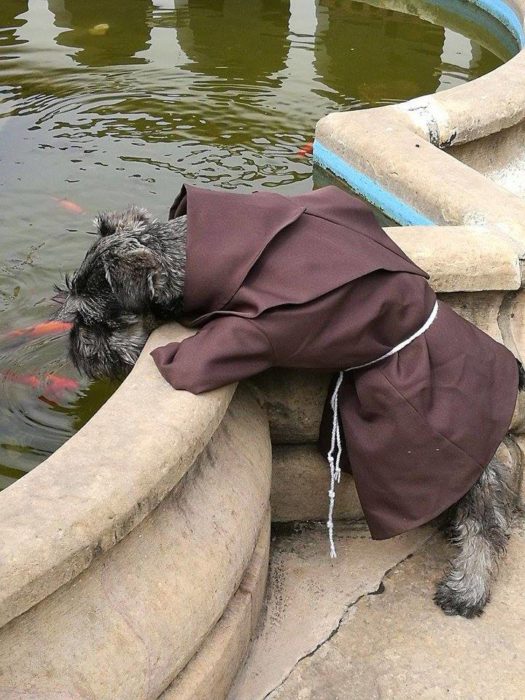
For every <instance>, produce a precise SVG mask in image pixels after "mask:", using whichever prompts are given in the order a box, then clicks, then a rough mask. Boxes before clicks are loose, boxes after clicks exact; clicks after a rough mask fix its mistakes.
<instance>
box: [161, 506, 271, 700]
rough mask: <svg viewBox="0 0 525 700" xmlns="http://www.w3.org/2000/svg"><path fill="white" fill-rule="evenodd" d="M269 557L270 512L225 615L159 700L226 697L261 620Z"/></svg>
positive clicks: (220, 699)
mask: <svg viewBox="0 0 525 700" xmlns="http://www.w3.org/2000/svg"><path fill="white" fill-rule="evenodd" d="M269 556H270V511H269V510H268V511H267V514H266V516H265V522H264V524H263V527H262V529H261V534H260V535H259V540H258V542H257V546H256V548H255V551H254V553H253V555H252V558H251V561H250V564H249V566H248V568H247V570H246V572H245V574H244V577H243V579H242V581H241V585H240V586H239V589H238V590H237V592H236V593H235V595H234V596H233V598H232V599H231V601H230V603H229V604H228V607H227V608H226V610H225V612H224V615H223V616H222V617H221V619H220V620H219V622H217V624H216V625H215V627H214V628H213V630H212V631H211V632H210V634H209V635H208V637H206V639H205V640H204V642H203V644H202V646H201V648H200V649H199V651H198V652H197V654H196V655H195V656H194V657H193V658H192V660H191V661H190V662H189V664H188V665H187V666H186V668H185V669H184V670H183V671H182V672H181V673H180V674H179V676H178V677H177V679H176V680H175V681H174V682H173V683H172V684H171V685H170V687H169V688H168V689H167V690H166V691H165V692H164V693H163V694H162V695H161V696H160V699H159V700H210V695H211V691H210V689H213V700H224V698H226V697H227V695H228V691H229V689H230V687H231V685H232V683H233V680H234V678H235V675H236V673H237V670H238V669H239V667H240V665H241V664H242V661H243V660H244V657H245V656H246V653H247V651H248V645H249V643H250V639H251V637H252V636H253V634H254V632H255V627H256V625H257V622H258V619H259V613H260V611H261V608H262V605H263V601H264V593H265V591H266V579H267V576H268V562H269Z"/></svg>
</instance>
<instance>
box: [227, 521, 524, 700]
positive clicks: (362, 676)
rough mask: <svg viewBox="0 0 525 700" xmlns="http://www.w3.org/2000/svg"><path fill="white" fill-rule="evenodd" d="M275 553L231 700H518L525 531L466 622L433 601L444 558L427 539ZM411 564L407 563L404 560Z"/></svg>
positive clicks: (287, 544) (299, 536)
mask: <svg viewBox="0 0 525 700" xmlns="http://www.w3.org/2000/svg"><path fill="white" fill-rule="evenodd" d="M337 548H338V558H337V559H336V560H335V561H332V560H330V559H329V557H328V555H327V546H326V538H325V533H324V532H322V531H320V530H303V531H302V532H298V533H296V534H294V535H291V536H287V537H281V538H278V539H277V540H276V541H274V543H273V556H272V563H271V568H270V582H269V589H268V600H267V609H266V615H264V616H263V619H262V621H261V625H260V628H259V632H258V636H257V637H256V639H255V641H254V643H253V646H252V649H251V653H250V655H249V657H248V660H247V663H246V665H245V667H244V668H243V670H242V671H241V673H240V675H239V676H238V678H237V681H236V684H235V685H234V688H233V690H232V693H231V695H230V698H231V700H258V699H259V698H261V699H262V698H268V700H350V699H351V700H376V699H378V700H379V699H381V700H383V698H392V699H395V700H405V699H406V700H412V699H413V698H418V700H419V699H423V700H438V699H439V700H441V699H442V698H447V699H450V700H455V699H457V700H500V699H501V700H523V698H525V634H524V633H523V629H524V627H525V599H524V596H523V593H522V588H523V580H524V577H525V529H524V528H523V526H521V527H519V528H517V529H516V531H515V532H514V533H513V537H512V540H511V543H510V546H509V551H508V554H507V557H506V560H505V562H504V563H503V565H502V567H501V572H500V576H499V579H498V581H497V583H496V585H495V587H494V591H493V596H492V601H491V602H490V603H489V605H488V606H487V608H486V611H485V613H484V614H483V615H482V616H481V617H480V618H476V619H473V620H465V619H463V618H459V617H447V616H446V615H444V614H443V613H442V612H441V610H440V609H439V608H437V607H436V605H435V604H434V603H433V601H432V596H433V592H434V586H435V582H436V581H437V580H438V579H439V577H440V575H441V572H442V570H443V569H444V568H445V566H446V562H447V559H448V558H449V557H450V554H451V551H450V549H449V548H448V545H447V544H446V543H445V542H444V541H443V539H442V537H441V535H439V534H438V533H436V532H435V531H433V530H432V529H430V528H428V527H427V528H422V529H420V530H417V531H415V532H412V533H409V534H407V535H403V536H401V537H398V538H395V539H393V540H389V541H388V542H372V541H371V540H370V539H369V537H368V535H367V532H366V530H365V529H357V530H356V529H353V528H352V529H347V530H343V529H342V528H339V530H338V537H337ZM412 555H413V556H412Z"/></svg>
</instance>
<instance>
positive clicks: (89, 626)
mask: <svg viewBox="0 0 525 700" xmlns="http://www.w3.org/2000/svg"><path fill="white" fill-rule="evenodd" d="M174 393H175V392H174ZM270 472H271V449H270V441H269V435H268V428H267V423H266V421H265V419H264V417H263V414H262V412H261V410H260V408H259V407H258V406H257V403H256V402H255V400H254V399H253V397H252V396H251V395H250V394H249V392H247V390H244V389H243V390H240V392H239V393H238V394H237V395H236V396H235V398H234V400H233V401H232V403H231V406H230V407H229V409H228V411H227V413H226V415H225V417H224V420H223V421H222V422H221V424H220V426H219V427H218V429H217V430H216V431H215V433H214V435H213V437H212V439H211V440H210V441H209V443H208V444H207V446H206V447H205V449H204V451H203V452H202V453H201V455H200V456H199V457H198V458H197V460H196V461H195V463H194V464H193V466H192V468H191V469H190V470H188V471H187V473H186V475H185V476H184V478H183V479H182V480H181V481H180V483H179V484H178V485H177V486H176V487H175V488H174V489H173V490H172V491H171V492H170V493H169V494H168V495H167V496H166V497H165V498H164V499H163V501H162V503H160V505H159V506H158V507H157V508H155V509H154V510H152V511H151V512H150V513H149V515H148V516H147V517H146V518H144V519H143V520H142V522H141V523H140V524H138V525H136V527H135V528H134V529H133V530H132V531H131V532H130V533H129V534H128V535H127V536H126V537H124V538H123V539H122V540H121V541H120V542H118V543H117V544H115V545H114V546H113V547H112V548H111V549H110V550H109V551H107V552H105V553H103V554H100V555H99V556H98V557H97V558H96V559H95V560H94V561H93V562H92V563H91V566H89V568H87V569H86V570H85V571H83V572H82V573H81V574H80V575H79V576H77V577H76V578H74V579H73V580H72V581H70V582H69V583H68V584H66V585H64V586H62V587H61V588H59V589H58V590H56V591H55V592H54V593H53V594H52V595H49V596H47V597H46V598H45V599H44V600H42V601H41V602H40V603H38V604H37V605H35V606H33V607H32V608H31V609H30V610H28V611H27V612H26V613H25V614H23V615H22V616H20V617H18V618H16V619H13V620H12V621H11V622H10V623H9V624H7V625H5V626H4V627H2V629H1V630H0V669H1V673H0V697H2V698H6V699H7V698H16V697H19V696H20V693H23V694H25V695H28V696H29V695H31V694H32V696H33V697H39V698H46V697H49V698H51V697H67V698H68V700H75V699H76V698H78V699H80V698H88V697H89V698H92V699H97V698H100V700H107V699H108V698H111V700H129V699H130V698H145V699H149V698H157V697H158V695H159V694H160V693H161V692H163V691H164V690H165V689H166V687H167V686H168V685H169V684H170V683H171V682H172V681H173V680H174V678H175V677H176V676H177V674H178V673H179V672H180V671H181V670H182V669H183V668H184V667H186V665H187V664H188V662H189V661H190V659H192V657H193V656H194V654H195V653H196V652H197V651H198V649H199V648H200V647H201V645H202V643H203V641H204V639H205V638H206V637H207V636H208V635H209V633H210V631H211V630H212V629H213V627H214V625H215V624H216V622H217V621H218V620H219V619H220V617H221V616H222V614H223V612H224V610H225V608H226V607H227V605H228V603H229V601H230V600H231V598H232V596H233V594H234V593H235V591H236V590H237V589H238V588H239V585H240V583H241V580H242V578H243V575H244V572H245V571H246V568H247V566H248V564H249V562H250V559H251V558H252V554H253V552H254V548H255V546H256V542H257V540H258V537H259V533H260V532H261V528H262V527H264V528H266V529H265V530H264V531H263V533H264V532H267V519H266V518H265V514H266V513H267V509H268V501H269V491H270ZM263 537H264V534H263ZM263 566H264V564H263ZM252 578H253V576H252ZM257 595H260V593H258V594H257ZM257 604H258V603H257ZM255 607H256V606H255ZM250 628H251V625H250ZM25 695H24V696H25Z"/></svg>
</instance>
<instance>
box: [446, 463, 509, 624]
mask: <svg viewBox="0 0 525 700" xmlns="http://www.w3.org/2000/svg"><path fill="white" fill-rule="evenodd" d="M512 483H513V481H512V474H511V471H510V469H509V468H508V467H506V466H505V465H504V464H502V463H501V462H499V461H497V460H496V459H493V460H492V461H491V462H490V464H489V465H488V466H487V467H486V469H485V470H484V472H483V474H482V475H481V477H480V479H479V480H478V481H477V483H476V484H474V486H473V487H472V488H471V489H470V491H469V492H468V493H467V494H466V495H465V496H464V497H463V498H462V499H461V500H460V501H459V502H458V503H457V504H456V506H455V508H454V511H453V516H452V522H451V523H450V529H449V537H450V540H451V542H452V543H453V544H454V545H455V546H456V547H457V549H458V551H457V554H456V556H455V557H454V558H453V559H452V561H451V562H450V567H449V570H448V571H447V572H446V574H445V576H444V577H443V579H442V580H441V581H440V582H439V584H438V586H437V590H436V594H435V596H434V600H435V602H436V603H437V605H439V606H440V607H441V608H442V610H443V612H445V613H446V614H447V615H462V616H463V617H475V616H476V615H481V613H482V612H483V608H484V607H485V605H486V603H487V602H488V600H489V598H490V587H491V584H492V582H493V580H494V578H495V576H496V574H497V571H498V562H499V559H500V557H501V556H502V555H503V554H504V552H505V549H506V545H507V542H508V539H509V536H510V529H511V525H512V519H513V515H514V512H515V506H516V494H515V493H514V491H513V489H512Z"/></svg>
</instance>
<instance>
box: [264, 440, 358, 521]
mask: <svg viewBox="0 0 525 700" xmlns="http://www.w3.org/2000/svg"><path fill="white" fill-rule="evenodd" d="M329 485H330V471H329V468H328V464H327V461H326V459H325V458H324V457H323V456H322V455H321V453H320V452H319V451H318V450H317V448H316V446H315V445H276V446H275V447H274V448H273V467H272V491H271V497H270V500H271V504H272V520H273V521H274V522H291V521H295V520H298V521H302V520H326V518H327V513H328V495H327V494H328V487H329ZM362 517H363V510H362V508H361V504H360V503H359V498H358V497H357V492H356V489H355V484H354V480H353V479H352V477H351V476H349V475H348V474H345V473H343V474H342V475H341V483H339V484H338V485H337V489H336V499H335V508H334V518H335V519H336V520H341V519H345V520H358V519H360V518H362Z"/></svg>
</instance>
